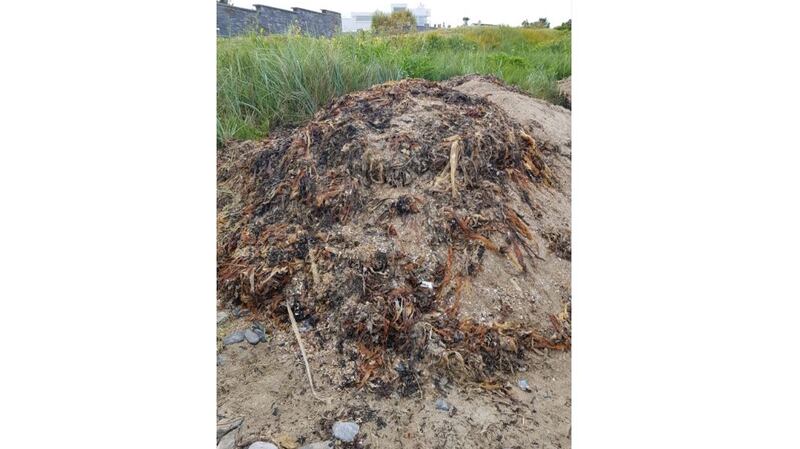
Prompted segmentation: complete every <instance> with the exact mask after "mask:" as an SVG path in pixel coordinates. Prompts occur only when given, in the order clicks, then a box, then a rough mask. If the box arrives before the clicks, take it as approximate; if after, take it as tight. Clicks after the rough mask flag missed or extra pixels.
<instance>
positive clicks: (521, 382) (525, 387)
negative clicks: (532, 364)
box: [517, 379, 531, 391]
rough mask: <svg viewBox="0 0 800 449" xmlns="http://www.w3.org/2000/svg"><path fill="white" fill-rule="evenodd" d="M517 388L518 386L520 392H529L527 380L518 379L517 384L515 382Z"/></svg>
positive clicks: (529, 387)
mask: <svg viewBox="0 0 800 449" xmlns="http://www.w3.org/2000/svg"><path fill="white" fill-rule="evenodd" d="M517 386H519V388H520V390H522V391H531V386H530V385H528V380H527V379H520V380H519V382H517Z"/></svg>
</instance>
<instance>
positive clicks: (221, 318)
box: [217, 310, 228, 324]
mask: <svg viewBox="0 0 800 449" xmlns="http://www.w3.org/2000/svg"><path fill="white" fill-rule="evenodd" d="M227 319H228V312H226V311H224V310H223V311H221V312H217V324H222V323H224V322H225V321H226V320H227Z"/></svg>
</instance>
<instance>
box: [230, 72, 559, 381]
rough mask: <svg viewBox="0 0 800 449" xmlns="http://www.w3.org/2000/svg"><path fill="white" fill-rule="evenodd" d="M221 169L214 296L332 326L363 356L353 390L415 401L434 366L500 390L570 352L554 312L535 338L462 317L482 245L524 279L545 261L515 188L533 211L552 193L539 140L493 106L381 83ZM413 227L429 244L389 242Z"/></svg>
mask: <svg viewBox="0 0 800 449" xmlns="http://www.w3.org/2000/svg"><path fill="white" fill-rule="evenodd" d="M219 173H220V174H219V180H218V181H219V184H220V192H221V193H220V198H219V200H218V208H219V211H218V229H219V242H218V272H217V287H218V295H219V297H220V299H221V300H222V301H224V302H228V303H231V304H243V305H245V306H247V307H249V308H251V309H253V310H256V311H258V312H260V313H262V314H263V315H265V316H266V317H268V318H271V319H273V320H274V321H275V322H276V323H285V322H288V320H287V317H286V313H285V309H282V307H284V304H285V303H287V301H288V304H289V305H290V307H291V310H292V313H293V314H294V318H295V319H296V320H297V321H303V320H305V319H310V320H311V321H312V322H319V323H328V326H329V327H328V329H329V331H330V333H331V334H333V336H334V338H336V339H338V342H339V344H338V346H339V347H340V348H342V347H343V345H347V346H348V347H350V348H351V349H352V351H353V352H354V353H355V354H357V355H356V359H357V362H358V365H357V366H358V379H357V382H356V385H360V386H363V385H366V384H368V383H370V382H373V381H375V382H378V384H379V385H384V386H385V385H388V384H392V382H396V384H397V385H399V387H398V388H400V391H401V392H406V393H407V394H411V393H413V392H414V391H416V387H415V382H416V379H417V376H418V374H419V373H421V372H422V371H424V370H425V369H426V368H424V367H428V368H429V369H441V370H442V371H443V372H445V373H448V374H449V375H453V376H456V375H457V376H458V377H464V378H466V379H469V380H472V381H477V382H482V383H484V384H486V385H491V384H492V383H493V380H492V374H493V373H494V372H496V371H503V372H505V371H509V370H513V369H514V366H513V364H514V360H515V359H516V358H518V356H519V355H520V351H523V350H526V349H544V348H547V349H553V350H563V349H568V348H569V345H570V337H569V331H568V327H565V326H564V324H563V320H559V319H558V318H555V317H554V320H551V322H550V323H549V324H550V326H549V327H548V328H545V329H533V328H532V326H522V325H520V324H518V323H517V324H512V323H502V322H501V323H478V322H475V321H473V320H468V319H463V318H460V317H459V315H458V310H459V306H460V300H461V291H462V288H463V287H464V286H465V285H467V284H468V283H469V282H471V281H470V279H471V278H472V277H474V276H475V275H476V274H477V273H479V272H480V271H481V269H482V264H483V261H484V254H485V252H486V251H487V250H488V251H490V252H492V253H494V254H497V255H500V256H502V257H505V258H507V259H508V260H509V262H510V263H511V264H512V265H513V266H514V267H516V268H517V270H518V271H519V273H521V274H522V275H525V274H526V273H528V272H529V269H530V268H529V267H531V266H533V264H535V263H536V261H537V258H538V255H537V250H538V244H537V242H536V241H535V236H534V234H533V233H532V232H531V231H530V224H529V223H526V222H525V220H524V218H523V217H522V216H521V215H520V214H519V212H518V211H515V210H513V209H512V208H510V207H509V206H508V201H507V198H508V194H509V192H511V191H514V192H517V194H518V196H519V197H520V198H523V199H524V200H525V203H526V204H527V206H528V207H531V208H533V207H534V206H533V204H532V203H531V202H530V200H529V193H528V192H529V190H530V189H531V188H532V186H534V185H537V186H540V187H541V188H552V186H554V185H556V184H557V180H556V179H555V178H554V177H553V174H552V172H551V171H550V170H549V168H548V166H547V164H546V162H545V158H544V157H543V154H542V149H541V148H540V147H539V146H538V144H537V142H536V141H535V140H534V139H533V138H532V137H531V136H530V135H529V134H528V133H526V132H525V131H524V130H523V129H521V128H519V127H518V126H517V125H515V124H514V123H512V121H511V120H510V119H509V118H508V117H507V116H506V114H505V113H504V112H503V111H502V110H500V109H499V108H498V107H497V106H494V105H492V104H491V103H489V102H488V101H486V100H484V99H481V98H476V97H472V96H469V95H465V94H463V93H461V92H458V91H455V90H453V89H450V88H448V87H445V86H443V85H442V84H439V83H435V82H429V81H424V80H404V81H399V82H390V83H385V84H381V85H378V86H374V87H373V88H371V89H368V90H366V91H362V92H358V93H353V94H349V95H345V96H343V97H340V98H339V99H337V100H334V101H332V102H331V103H330V104H329V106H328V107H327V108H325V109H323V110H321V111H320V112H318V113H317V114H316V115H315V116H314V118H313V120H311V121H310V122H309V123H308V124H307V125H305V126H303V127H301V128H298V129H296V130H294V132H292V133H285V134H282V135H280V136H278V137H276V138H273V139H271V140H269V141H267V142H265V143H264V144H261V145H260V146H258V147H257V148H255V149H254V151H250V152H246V153H245V154H242V155H239V157H238V158H233V157H232V158H227V159H226V160H225V161H224V162H222V163H221V164H220V167H219ZM523 207H524V206H523ZM396 220H399V223H398V222H396ZM409 220H416V221H414V223H415V225H414V229H416V230H417V231H419V233H420V235H421V236H422V237H424V238H425V241H419V242H417V243H418V247H417V248H405V250H401V249H399V248H398V247H396V246H394V245H390V244H386V242H392V241H393V240H394V239H396V238H398V237H397V236H398V227H401V228H402V227H403V226H404V224H405V223H407V222H409ZM393 223H394V224H393ZM401 230H402V229H401ZM367 242H370V243H369V244H367ZM373 247H376V248H377V249H376V250H374V251H373V250H372V249H370V250H367V249H366V248H373ZM420 247H426V249H427V250H428V251H431V252H432V253H433V254H434V255H435V256H436V258H435V260H431V258H427V259H426V258H424V257H422V256H421V255H420V254H417V253H416V252H415V251H417V250H418V249H419V248H420ZM456 254H462V255H463V254H466V255H468V257H467V259H468V260H467V261H466V262H465V261H464V260H463V259H464V258H463V257H456V256H455V255H456ZM457 260H460V262H457ZM426 360H427V361H428V362H430V363H425V361H426ZM398 367H399V368H398Z"/></svg>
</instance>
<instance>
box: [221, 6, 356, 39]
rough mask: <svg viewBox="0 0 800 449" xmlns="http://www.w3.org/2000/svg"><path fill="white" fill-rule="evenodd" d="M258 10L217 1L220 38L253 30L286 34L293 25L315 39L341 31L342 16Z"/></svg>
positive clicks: (300, 11) (331, 12)
mask: <svg viewBox="0 0 800 449" xmlns="http://www.w3.org/2000/svg"><path fill="white" fill-rule="evenodd" d="M254 6H255V8H256V9H255V10H253V9H245V8H239V7H237V6H232V5H228V4H225V3H221V2H217V36H235V35H238V34H245V33H248V32H250V31H255V32H258V33H265V34H283V33H286V32H287V31H289V29H290V27H291V26H292V25H295V26H297V28H299V30H300V32H302V33H304V34H309V35H312V36H326V37H331V36H333V35H334V34H336V33H340V32H341V31H342V16H341V14H339V13H338V12H335V11H328V10H327V9H323V10H322V12H316V11H310V10H308V9H303V8H292V11H288V10H285V9H280V8H273V7H272V6H265V5H254Z"/></svg>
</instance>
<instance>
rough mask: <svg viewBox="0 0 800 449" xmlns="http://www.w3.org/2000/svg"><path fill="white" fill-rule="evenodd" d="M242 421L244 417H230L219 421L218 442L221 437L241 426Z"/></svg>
mask: <svg viewBox="0 0 800 449" xmlns="http://www.w3.org/2000/svg"><path fill="white" fill-rule="evenodd" d="M242 422H244V418H238V419H228V420H225V421H220V422H219V423H217V442H219V440H220V438H222V437H223V436H225V434H227V433H229V432H230V431H231V430H233V429H236V428H237V427H239V426H241V425H242Z"/></svg>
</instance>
